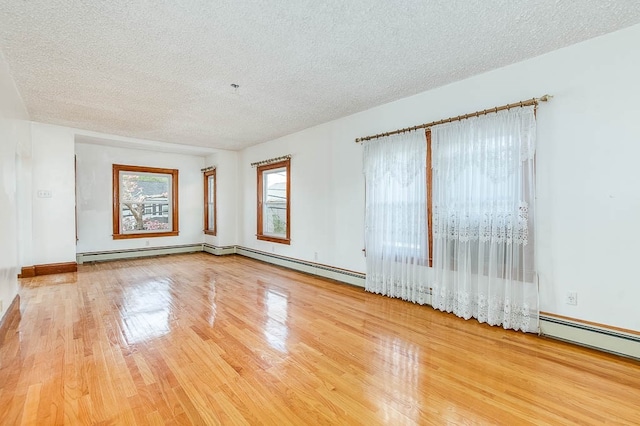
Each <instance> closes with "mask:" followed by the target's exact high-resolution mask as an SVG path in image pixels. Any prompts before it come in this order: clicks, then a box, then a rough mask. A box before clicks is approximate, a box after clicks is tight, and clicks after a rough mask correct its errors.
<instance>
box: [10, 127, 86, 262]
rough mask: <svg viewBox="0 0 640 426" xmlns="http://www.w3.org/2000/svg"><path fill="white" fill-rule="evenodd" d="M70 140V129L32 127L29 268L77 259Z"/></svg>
mask: <svg viewBox="0 0 640 426" xmlns="http://www.w3.org/2000/svg"><path fill="white" fill-rule="evenodd" d="M73 138H74V135H73V131H72V129H70V128H67V127H60V126H52V125H48V124H40V123H32V124H31V144H32V157H31V173H32V183H31V185H32V188H31V194H32V210H31V215H32V224H31V229H32V241H31V246H32V251H31V256H30V260H31V262H32V263H30V264H31V265H43V264H48V263H62V262H65V263H66V262H75V260H76V227H75V208H74V206H75V181H74V152H73ZM41 190H44V191H50V192H51V197H47V198H41V197H38V191H41ZM21 238H22V236H21ZM25 260H26V259H25ZM22 266H28V265H27V264H23V265H22Z"/></svg>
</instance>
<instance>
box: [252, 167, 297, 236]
mask: <svg viewBox="0 0 640 426" xmlns="http://www.w3.org/2000/svg"><path fill="white" fill-rule="evenodd" d="M290 164H291V160H285V161H280V162H277V163H273V164H268V165H265V166H260V167H258V234H257V237H258V239H259V240H264V241H272V242H274V243H282V244H289V243H290V242H291V241H290V238H291V234H290V223H289V216H290V209H289V187H290V179H289V169H290V167H289V166H290Z"/></svg>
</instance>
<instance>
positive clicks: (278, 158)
mask: <svg viewBox="0 0 640 426" xmlns="http://www.w3.org/2000/svg"><path fill="white" fill-rule="evenodd" d="M290 158H291V154H287V155H283V156H282V157H275V158H269V159H268V160H262V161H256V162H255V163H251V167H256V166H262V165H263V164H271V163H277V162H278V161H282V160H289V159H290Z"/></svg>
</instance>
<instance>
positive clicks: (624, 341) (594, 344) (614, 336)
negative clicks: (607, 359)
mask: <svg viewBox="0 0 640 426" xmlns="http://www.w3.org/2000/svg"><path fill="white" fill-rule="evenodd" d="M540 334H541V335H542V336H547V337H551V338H554V339H559V340H563V341H566V342H570V343H575V344H578V345H581V346H587V347H590V348H593V349H597V350H600V351H605V352H610V353H613V354H616V355H622V356H626V357H630V358H636V359H640V336H639V335H635V334H631V333H625V332H623V331H618V330H613V329H610V328H607V327H600V326H596V325H591V324H585V323H583V322H579V321H572V320H570V319H568V318H558V317H555V316H551V315H544V314H541V315H540Z"/></svg>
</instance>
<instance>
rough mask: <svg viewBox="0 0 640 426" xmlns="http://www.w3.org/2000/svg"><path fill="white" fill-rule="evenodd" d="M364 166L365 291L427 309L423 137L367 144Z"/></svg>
mask: <svg viewBox="0 0 640 426" xmlns="http://www.w3.org/2000/svg"><path fill="white" fill-rule="evenodd" d="M363 160H364V175H365V182H366V215H365V250H366V255H367V278H366V285H365V288H366V290H367V291H370V292H373V293H379V294H384V295H386V296H391V297H399V298H402V299H405V300H410V301H412V302H416V303H420V304H423V303H427V302H428V301H429V299H428V293H429V286H428V284H427V283H426V279H425V277H426V274H427V272H428V271H427V267H426V261H427V258H428V253H429V249H428V247H427V243H428V238H427V210H426V201H425V200H426V180H427V179H426V137H425V132H424V130H421V131H414V132H407V133H402V134H398V135H393V136H389V137H385V138H380V139H375V140H371V141H368V142H366V143H365V145H364V159H363Z"/></svg>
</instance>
